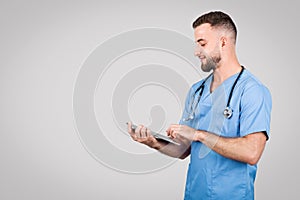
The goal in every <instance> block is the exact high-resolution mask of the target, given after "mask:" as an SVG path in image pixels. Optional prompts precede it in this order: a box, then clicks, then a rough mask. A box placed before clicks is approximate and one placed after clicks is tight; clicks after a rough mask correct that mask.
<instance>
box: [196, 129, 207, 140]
mask: <svg viewBox="0 0 300 200" xmlns="http://www.w3.org/2000/svg"><path fill="white" fill-rule="evenodd" d="M204 139H205V131H202V130H196V133H195V141H198V142H203V141H204Z"/></svg>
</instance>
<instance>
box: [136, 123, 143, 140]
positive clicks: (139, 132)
mask: <svg viewBox="0 0 300 200" xmlns="http://www.w3.org/2000/svg"><path fill="white" fill-rule="evenodd" d="M143 127H144V126H143V125H139V126H138V127H136V129H135V134H136V136H137V138H141V137H142V134H141V129H142V128H143Z"/></svg>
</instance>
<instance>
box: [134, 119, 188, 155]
mask: <svg viewBox="0 0 300 200" xmlns="http://www.w3.org/2000/svg"><path fill="white" fill-rule="evenodd" d="M131 125H132V124H131V122H129V123H128V133H129V134H130V136H131V137H132V139H133V140H134V141H137V142H139V143H142V144H145V145H147V146H149V147H150V148H153V149H156V150H158V151H159V152H161V153H163V154H165V155H168V156H171V157H174V158H180V159H185V158H186V157H187V156H189V155H190V142H189V141H187V140H185V139H184V138H178V139H177V141H176V142H178V143H180V145H176V144H172V143H167V142H164V141H161V140H157V139H156V138H155V137H153V135H152V134H151V130H150V129H147V128H146V127H144V126H142V125H140V126H138V127H137V128H136V129H135V130H133V129H132V128H131Z"/></svg>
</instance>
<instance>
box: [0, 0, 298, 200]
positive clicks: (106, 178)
mask: <svg viewBox="0 0 300 200" xmlns="http://www.w3.org/2000/svg"><path fill="white" fill-rule="evenodd" d="M298 4H299V2H298V1H282V0H278V1H270V0H268V1H258V0H252V1H243V2H241V1H233V0H229V1H217V0H213V1H200V0H198V1H194V0H193V1H170V0H167V1H33V0H29V1H21V0H18V1H16V0H13V1H1V3H0V16H1V17H0V25H1V26H0V27H1V32H0V36H1V37H0V41H1V42H0V44H1V45H0V51H1V59H0V76H1V78H0V83H1V84H0V94H1V98H0V111H1V112H0V113H1V114H0V115H1V120H0V136H1V138H0V156H1V161H0V177H1V178H0V199H5V200H15V199H28V200H34V199H36V200H41V199H43V200H44V199H56V200H60V199H61V200H63V199H72V200H75V199H78V200H79V199H89V200H92V199H172V200H174V199H175V200H179V199H182V198H183V194H184V186H185V177H186V170H187V166H188V159H186V160H184V161H176V160H175V161H174V162H173V163H172V164H171V165H168V166H166V167H164V168H162V169H160V170H156V171H153V172H149V173H140V174H134V173H132V172H128V173H126V172H124V171H123V172H122V169H119V170H116V169H112V168H113V167H108V166H107V165H105V163H101V162H100V161H99V160H98V159H96V158H95V156H92V154H91V152H88V147H87V146H85V145H84V144H83V143H84V142H83V141H82V140H81V139H80V137H79V135H80V133H79V134H78V133H77V131H78V130H77V128H76V123H75V122H74V109H73V105H72V102H73V91H74V87H75V85H76V80H77V77H78V75H79V73H80V69H81V68H82V66H83V63H84V62H85V61H86V60H87V59H88V58H89V55H90V54H91V52H93V51H94V50H95V49H97V47H99V45H100V44H102V43H103V42H105V41H107V40H108V39H109V38H112V37H113V36H116V35H118V34H120V33H124V32H126V31H130V30H136V29H143V28H145V27H155V28H159V29H163V30H171V31H173V32H176V33H178V34H181V35H184V36H185V37H186V38H190V39H191V40H193V30H192V28H191V23H192V22H193V21H194V20H195V19H196V18H197V17H198V16H199V15H201V14H203V13H205V12H208V11H210V10H222V11H225V12H227V13H228V14H230V15H231V16H232V18H233V19H234V21H235V22H236V25H237V28H238V41H237V50H238V56H239V59H240V62H241V63H242V64H243V65H245V66H246V67H247V69H249V70H250V71H251V72H252V73H253V74H255V75H256V76H257V77H258V78H259V79H260V80H261V81H262V82H263V83H264V84H265V85H266V86H267V87H268V88H269V89H270V91H271V93H272V98H273V110H272V121H271V136H270V140H269V141H268V142H267V145H266V149H265V152H264V154H263V156H262V158H261V161H260V162H259V167H258V174H257V179H256V183H255V186H256V190H255V195H256V199H258V200H264V199H295V200H296V199H300V192H299V189H298V186H299V178H300V176H299V172H298V169H299V165H298V163H299V153H298V152H299V150H300V149H299V139H300V136H299V131H298V125H297V123H298V119H299V111H300V110H299V104H298V103H299V94H298V92H299V83H298V82H297V81H296V80H297V79H298V73H299V64H298V62H297V61H298V60H299V59H298V56H299V55H298V54H299V53H298V47H299V44H300V42H299V30H300V29H299V22H298V19H299V18H300V16H299V12H298V8H299V5H298ZM140 39H143V38H139V37H138V36H137V40H140ZM166 39H168V38H166ZM177 42H178V41H176V40H175V41H173V42H172V43H173V44H174V45H175V46H176V43H177ZM122 44H123V43H120V44H119V45H120V47H121V46H122ZM178 45H179V44H178ZM110 51H113V49H108V50H107V53H108V52H110ZM139 53H140V54H141V55H139ZM155 53H157V52H151V51H149V52H147V51H146V50H145V51H142V52H136V54H132V55H128V56H129V57H130V56H133V57H132V58H129V57H128V58H127V57H126V56H125V57H124V56H123V57H124V59H123V60H119V63H115V66H116V65H118V66H119V65H124V68H121V67H117V68H116V67H115V68H113V67H111V68H110V69H111V70H112V71H107V73H106V75H107V76H108V78H110V80H113V78H116V77H117V75H118V76H121V75H120V74H118V72H120V70H121V69H123V70H124V69H125V66H130V63H131V62H130V60H131V61H133V60H136V61H141V62H139V63H138V62H137V63H135V65H136V66H138V65H142V64H143V61H144V60H143V59H146V60H145V63H144V64H149V63H150V61H149V60H147V59H149V58H151V56H149V57H147V56H148V55H152V56H153V59H154V58H157V56H155ZM187 54H188V52H187ZM190 54H191V55H192V54H193V51H192V48H191V52H190ZM168 56H170V55H169V54H166V55H164V53H163V52H162V53H160V54H159V58H161V59H162V60H163V59H165V60H164V61H161V62H169V61H170V60H173V59H172V58H171V57H170V59H168ZM174 57H176V56H173V58H174ZM176 58H178V57H176ZM176 58H174V59H176ZM126 59H127V60H126ZM179 60H180V59H179ZM116 62H117V61H116ZM120 62H121V63H120ZM153 62H154V61H153ZM155 62H156V64H160V63H159V62H160V61H157V60H156V61H155ZM178 62H180V61H178ZM178 62H176V63H178ZM162 64H164V63H162ZM198 64H199V63H198ZM164 65H166V64H164ZM170 65H171V64H169V67H170ZM113 69H114V70H113ZM169 69H170V68H169ZM180 70H181V71H184V72H188V71H185V70H182V69H180V66H178V67H176V66H174V71H176V72H177V73H179V74H180ZM109 73H112V74H110V75H109ZM182 73H183V72H182ZM188 74H191V73H190V72H188V73H187V74H186V75H185V76H189V75H188ZM114 75H115V76H114ZM165 75H166V76H167V75H168V74H165ZM145 77H147V75H145ZM106 78H107V77H106ZM200 78H202V77H201V76H198V77H196V78H195V77H194V76H193V77H191V79H193V80H189V81H188V84H189V85H191V82H193V81H197V79H200ZM102 80H103V81H105V77H103V79H102ZM116 80H117V81H118V77H117V79H116ZM120 80H121V79H120ZM107 81H108V80H107ZM154 85H155V84H152V85H151V84H150V85H149V84H148V85H143V86H144V87H143V89H144V90H145V91H148V93H147V94H149V93H150V94H151V93H154V92H155V91H158V92H159V91H160V90H161V95H163V94H167V93H166V92H164V90H163V87H162V86H161V85H159V84H158V86H157V85H156V86H157V87H154ZM102 86H106V87H108V86H109V84H107V83H106V84H104V83H103V84H101V83H100V84H99V86H98V89H100V91H96V92H97V93H98V94H95V99H97V98H98V99H99V101H100V100H101V98H102V97H103V98H104V96H105V95H103V96H102V97H101V92H102V93H103V92H104V91H106V90H109V89H107V88H106V89H103V90H101V87H102ZM151 87H152V88H151ZM153 89H155V91H154V90H153ZM137 91H138V92H137V93H136V95H135V96H134V98H136V99H135V101H136V107H138V109H140V110H141V109H143V107H139V106H141V105H143V104H140V103H139V102H140V100H141V98H142V96H143V90H137ZM185 92H187V91H185ZM99 93H100V96H99ZM183 95H185V94H183ZM167 97H168V96H165V98H161V101H163V99H167ZM135 101H133V100H132V101H130V102H131V103H132V102H133V103H134V102H135ZM120 102H121V100H120ZM130 102H129V104H130ZM172 102H173V101H171V100H170V104H169V105H173V104H172ZM174 102H175V101H174ZM155 103H159V102H155ZM147 105H148V104H147ZM174 105H176V103H174ZM129 106H132V108H136V107H135V106H134V105H131V104H130V105H129ZM148 106H149V105H148ZM100 107H101V105H96V104H95V114H96V115H97V116H98V118H99V120H101V116H107V117H110V116H111V113H109V112H107V111H103V110H101V109H100ZM172 107H173V108H175V107H176V106H172ZM97 108H99V109H100V110H99V109H98V110H97ZM165 109H166V110H165V111H166V112H164V111H162V110H159V108H157V110H156V111H155V109H154V110H153V109H152V111H153V112H157V113H160V112H161V113H168V112H167V111H168V109H171V108H169V107H165ZM149 112H150V111H149V109H148V108H147V110H146V111H145V113H147V115H148V116H149ZM143 113H144V112H137V113H136V114H135V115H134V116H135V117H139V115H140V118H141V119H142V118H143V117H145V116H143ZM131 115H133V114H132V113H131ZM134 116H133V117H134ZM159 116H161V115H157V117H159ZM165 117H167V116H165ZM144 120H145V121H146V120H147V119H146V117H145V119H144ZM175 120H179V118H178V117H176V119H175ZM154 121H155V119H154V120H153V122H154ZM172 121H173V122H174V123H176V121H174V120H173V119H172ZM81 134H82V133H81ZM83 134H84V133H83ZM104 134H105V135H106V137H107V138H108V139H109V140H110V142H111V143H114V142H115V144H114V145H118V146H120V148H122V149H123V150H124V149H126V151H128V152H130V151H131V152H135V151H139V150H140V151H144V152H142V153H144V154H147V153H149V152H152V151H151V150H150V149H147V148H146V147H142V146H139V145H138V144H134V143H133V142H132V141H131V140H130V139H129V138H128V137H127V136H125V135H124V134H122V136H120V138H122V139H120V140H118V139H116V137H115V136H114V135H109V130H108V131H105V133H104ZM124 137H127V139H124ZM95 144H97V141H95ZM126 144H130V145H127V146H126ZM133 147H134V148H133ZM100 148H101V147H100ZM124 151H125V150H124ZM101 153H105V154H106V155H109V156H111V158H112V159H115V158H116V157H117V156H118V155H115V157H114V155H110V152H105V149H103V152H101ZM120 162H124V163H125V162H126V159H123V160H120ZM106 164H107V163H106ZM132 164H133V165H136V166H138V165H139V164H140V163H138V161H137V162H136V163H135V162H133V163H132ZM144 164H145V163H144ZM146 164H147V163H146ZM149 165H151V163H149ZM121 166H122V164H121ZM124 166H125V165H124ZM119 168H120V167H119Z"/></svg>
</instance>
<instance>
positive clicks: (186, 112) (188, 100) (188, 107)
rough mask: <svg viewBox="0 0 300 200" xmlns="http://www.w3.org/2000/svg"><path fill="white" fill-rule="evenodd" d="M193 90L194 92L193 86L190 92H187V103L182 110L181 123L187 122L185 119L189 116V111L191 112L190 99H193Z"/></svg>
mask: <svg viewBox="0 0 300 200" xmlns="http://www.w3.org/2000/svg"><path fill="white" fill-rule="evenodd" d="M192 92H193V87H191V88H190V90H189V92H188V93H187V95H186V98H185V104H184V109H183V112H182V116H181V119H180V121H179V124H186V122H184V119H185V118H187V117H188V115H189V113H190V112H191V111H190V109H191V108H190V101H191V100H192V99H191V98H192Z"/></svg>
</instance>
